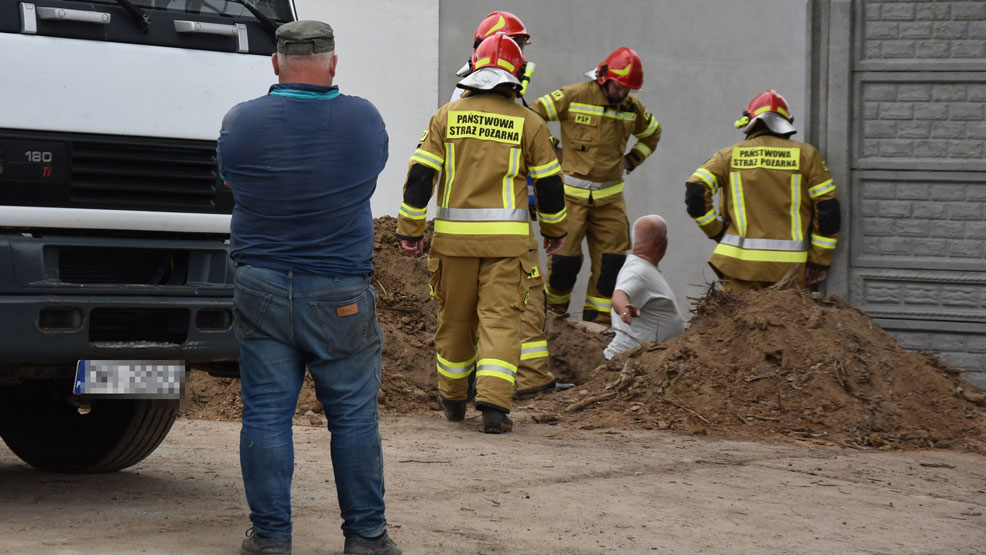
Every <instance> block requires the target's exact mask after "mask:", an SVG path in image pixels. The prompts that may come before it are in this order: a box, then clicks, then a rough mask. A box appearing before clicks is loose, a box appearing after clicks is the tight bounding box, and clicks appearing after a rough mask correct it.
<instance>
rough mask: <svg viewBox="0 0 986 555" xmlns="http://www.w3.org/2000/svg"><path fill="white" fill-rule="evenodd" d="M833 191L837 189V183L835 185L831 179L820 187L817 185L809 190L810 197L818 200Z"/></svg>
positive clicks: (820, 184)
mask: <svg viewBox="0 0 986 555" xmlns="http://www.w3.org/2000/svg"><path fill="white" fill-rule="evenodd" d="M833 189H835V183H833V182H832V180H831V179H829V180H828V181H823V182H821V183H819V184H818V185H815V186H814V187H812V188H810V189H808V196H810V197H811V198H818V197H820V196H822V195H824V194H825V193H827V192H829V191H831V190H833Z"/></svg>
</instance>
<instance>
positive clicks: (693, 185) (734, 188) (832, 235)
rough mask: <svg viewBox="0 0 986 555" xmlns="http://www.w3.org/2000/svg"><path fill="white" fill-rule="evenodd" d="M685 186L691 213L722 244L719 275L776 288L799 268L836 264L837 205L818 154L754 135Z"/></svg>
mask: <svg viewBox="0 0 986 555" xmlns="http://www.w3.org/2000/svg"><path fill="white" fill-rule="evenodd" d="M686 187H687V189H686V193H685V203H686V205H687V207H688V214H689V215H690V216H691V217H692V218H694V219H695V222H696V223H698V225H699V227H701V228H702V231H704V232H705V234H706V235H708V236H709V237H710V238H712V239H717V240H718V241H719V244H718V245H717V246H716V248H715V251H714V253H713V254H712V257H711V258H710V259H709V264H710V265H711V266H712V267H713V268H715V269H716V270H717V271H718V272H719V273H720V274H722V275H725V276H728V277H732V278H736V279H741V280H745V281H777V280H779V279H780V278H782V277H784V274H785V273H786V272H787V271H788V270H789V269H790V268H791V266H792V265H795V264H804V263H810V264H815V265H818V266H825V267H827V266H829V265H831V263H832V257H833V254H834V252H835V245H836V242H837V241H838V237H839V227H840V215H839V200H838V197H837V195H836V190H835V183H833V181H832V176H831V175H829V172H828V168H827V167H826V165H825V162H824V161H823V160H822V157H821V154H820V153H819V152H818V150H817V149H816V148H815V147H813V146H811V145H810V144H807V143H800V142H797V141H792V140H790V139H786V138H784V137H780V136H777V135H772V134H769V133H763V132H762V133H753V134H751V135H750V137H748V138H747V140H745V141H742V142H740V143H737V144H735V145H733V146H731V147H727V148H724V149H722V150H720V151H719V152H716V153H715V154H714V155H713V156H712V158H709V160H708V161H707V162H706V163H705V164H703V165H702V167H700V168H699V169H697V170H695V173H693V174H692V175H691V177H690V178H689V179H688V182H687V184H686ZM716 193H719V195H720V202H719V212H718V214H717V213H716V210H715V207H714V205H713V196H714V195H715V194H716Z"/></svg>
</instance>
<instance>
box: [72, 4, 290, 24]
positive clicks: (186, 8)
mask: <svg viewBox="0 0 986 555" xmlns="http://www.w3.org/2000/svg"><path fill="white" fill-rule="evenodd" d="M69 1H71V2H78V3H80V4H89V5H92V4H116V2H115V1H114V0H96V1H95V2H94V1H93V0H69ZM131 2H132V3H133V4H134V5H135V6H137V7H139V8H141V9H143V10H147V11H150V10H159V11H168V12H178V13H193V14H208V15H218V16H225V17H237V18H243V17H247V18H252V17H253V16H252V15H251V14H250V11H249V10H247V9H246V7H244V6H243V5H242V4H239V3H237V2H228V1H227V0H131ZM247 2H248V3H250V4H251V5H253V6H255V7H256V8H257V9H259V10H260V11H261V12H262V13H263V14H264V15H266V16H267V17H269V18H271V19H273V20H274V21H276V22H278V23H286V22H288V21H292V20H293V19H294V16H293V14H292V13H291V1H290V0H247ZM148 15H153V13H148Z"/></svg>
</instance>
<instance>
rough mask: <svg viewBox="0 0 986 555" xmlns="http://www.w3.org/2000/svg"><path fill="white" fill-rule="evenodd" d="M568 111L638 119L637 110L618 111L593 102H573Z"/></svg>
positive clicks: (632, 119)
mask: <svg viewBox="0 0 986 555" xmlns="http://www.w3.org/2000/svg"><path fill="white" fill-rule="evenodd" d="M568 111H570V112H575V113H578V114H589V115H592V116H603V117H607V118H613V119H620V120H624V121H637V114H636V112H616V111H613V110H609V109H607V108H604V107H602V106H595V105H593V104H583V103H581V102H573V103H572V104H571V105H569V107H568Z"/></svg>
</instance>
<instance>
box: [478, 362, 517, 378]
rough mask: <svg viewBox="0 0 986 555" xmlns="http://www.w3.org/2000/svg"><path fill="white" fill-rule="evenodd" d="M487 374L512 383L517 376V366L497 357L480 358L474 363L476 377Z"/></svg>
mask: <svg viewBox="0 0 986 555" xmlns="http://www.w3.org/2000/svg"><path fill="white" fill-rule="evenodd" d="M480 376H489V377H491V378H500V379H501V380H506V381H508V382H510V383H514V381H515V380H516V378H517V366H515V365H513V364H510V363H509V362H507V361H505V360H500V359H498V358H481V359H479V363H477V365H476V377H477V378H478V377H480Z"/></svg>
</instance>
